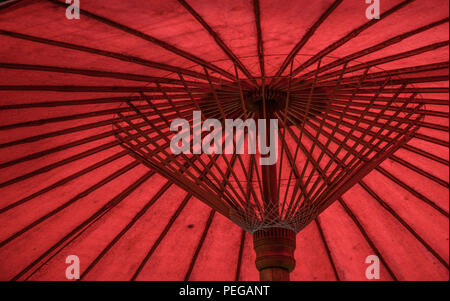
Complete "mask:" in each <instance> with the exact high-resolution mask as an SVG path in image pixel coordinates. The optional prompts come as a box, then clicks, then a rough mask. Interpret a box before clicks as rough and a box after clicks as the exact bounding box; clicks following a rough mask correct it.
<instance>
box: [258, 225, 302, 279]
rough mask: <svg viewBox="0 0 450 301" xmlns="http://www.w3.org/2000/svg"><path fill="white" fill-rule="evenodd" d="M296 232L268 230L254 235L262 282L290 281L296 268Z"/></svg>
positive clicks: (278, 229)
mask: <svg viewBox="0 0 450 301" xmlns="http://www.w3.org/2000/svg"><path fill="white" fill-rule="evenodd" d="M295 245H296V244H295V232H294V231H292V230H289V229H284V228H268V229H264V230H258V231H256V232H255V233H254V234H253V246H254V249H255V252H256V261H255V263H256V268H257V269H258V271H259V278H260V280H261V281H289V274H290V272H292V271H293V270H294V268H295V259H294V251H295Z"/></svg>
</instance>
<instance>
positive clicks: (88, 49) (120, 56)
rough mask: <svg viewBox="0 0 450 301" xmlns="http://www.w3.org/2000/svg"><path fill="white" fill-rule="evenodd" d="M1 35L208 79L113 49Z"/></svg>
mask: <svg viewBox="0 0 450 301" xmlns="http://www.w3.org/2000/svg"><path fill="white" fill-rule="evenodd" d="M0 35H4V36H8V37H12V38H16V39H21V40H25V41H31V42H36V43H40V44H45V45H51V46H56V47H61V48H66V49H71V50H76V51H80V52H85V53H90V54H95V55H99V56H103V57H108V58H113V59H117V60H120V61H124V62H128V63H132V64H137V65H141V66H146V67H150V68H155V69H161V70H166V71H170V72H174V73H183V74H185V75H189V76H191V77H194V78H198V79H202V80H205V79H206V78H205V77H204V75H203V74H201V73H198V72H195V71H192V70H188V69H184V68H180V67H176V66H172V65H168V64H163V63H158V62H154V61H149V60H145V59H142V58H139V57H136V56H130V55H124V54H121V53H117V52H111V51H106V50H102V49H98V48H92V47H86V46H82V45H77V44H72V43H66V42H61V41H56V40H51V39H45V38H41V37H36V36H31V35H26V34H22V33H18V32H12V31H7V30H0ZM211 78H212V79H213V81H214V82H229V81H228V80H225V79H223V78H217V77H211Z"/></svg>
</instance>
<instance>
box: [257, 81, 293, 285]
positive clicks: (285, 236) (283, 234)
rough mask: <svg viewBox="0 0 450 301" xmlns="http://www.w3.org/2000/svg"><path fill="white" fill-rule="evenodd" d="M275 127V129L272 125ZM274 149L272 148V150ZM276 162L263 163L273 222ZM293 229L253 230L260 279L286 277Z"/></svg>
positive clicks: (266, 107) (264, 110)
mask: <svg viewBox="0 0 450 301" xmlns="http://www.w3.org/2000/svg"><path fill="white" fill-rule="evenodd" d="M266 101H267V100H266V97H265V89H264V88H263V91H262V106H261V107H260V116H261V117H262V118H264V119H266V142H269V141H270V137H271V136H273V135H275V133H272V132H271V129H270V126H269V124H270V118H274V116H275V114H274V110H275V108H274V107H273V104H274V103H275V102H274V101H273V100H272V101H267V102H266ZM274 131H278V129H274ZM272 151H273V150H272ZM276 166H277V164H276V163H275V164H273V165H262V166H261V169H262V186H263V202H264V209H265V213H264V215H265V216H264V218H265V219H266V221H267V222H268V226H270V224H271V223H275V222H276V221H278V220H279V219H280V217H279V208H278V206H279V204H278V189H277V168H276ZM295 245H296V244H295V232H294V231H292V230H289V229H284V228H277V227H272V228H267V229H263V230H259V231H256V232H255V233H254V234H253V246H254V249H255V252H256V261H255V263H256V268H257V269H258V271H259V279H260V280H261V281H289V274H290V272H292V270H293V269H294V267H295V259H294V251H295Z"/></svg>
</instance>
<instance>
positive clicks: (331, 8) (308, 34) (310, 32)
mask: <svg viewBox="0 0 450 301" xmlns="http://www.w3.org/2000/svg"><path fill="white" fill-rule="evenodd" d="M342 1H343V0H335V1H334V2H333V3H332V4H331V5H330V6H329V7H328V8H327V10H326V11H325V12H324V13H323V14H322V15H321V16H320V17H319V19H318V20H317V21H316V22H315V23H314V24H313V25H312V26H311V27H310V28H309V29H308V31H307V32H306V33H305V35H304V36H303V37H302V38H301V40H300V41H299V42H298V43H297V44H296V45H295V46H294V48H293V49H292V50H291V52H290V53H289V54H288V56H287V57H286V58H285V59H284V61H283V63H282V64H281V66H280V69H278V71H277V72H276V73H275V76H274V78H273V81H272V83H271V86H272V85H276V83H277V79H276V78H278V77H280V76H281V75H282V74H283V72H284V70H285V69H286V68H287V66H289V64H293V61H294V58H295V56H296V55H297V53H298V52H299V51H300V50H301V49H302V48H303V46H304V45H305V44H306V43H307V42H308V41H309V39H311V37H312V36H313V35H314V33H315V32H316V30H317V29H318V28H319V27H320V25H321V24H323V22H325V20H326V19H327V18H328V17H329V16H330V15H331V14H332V13H333V12H334V11H335V10H336V8H337V7H338V6H339V5H340V4H341V3H342ZM291 76H292V71H291Z"/></svg>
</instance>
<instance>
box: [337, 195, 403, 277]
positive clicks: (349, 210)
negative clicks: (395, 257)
mask: <svg viewBox="0 0 450 301" xmlns="http://www.w3.org/2000/svg"><path fill="white" fill-rule="evenodd" d="M338 202H339V203H340V205H341V206H342V208H344V210H345V212H346V213H347V214H348V216H349V217H350V218H351V219H352V221H353V223H354V224H355V225H356V227H357V228H358V230H359V232H360V233H361V234H362V236H363V237H364V239H365V240H366V242H367V243H368V244H369V246H370V248H372V250H373V252H374V253H375V255H377V256H378V258H379V259H380V261H381V263H382V264H383V266H384V267H385V268H386V270H387V272H388V273H389V275H390V276H391V278H392V279H393V280H394V281H397V280H398V279H397V276H395V274H394V272H393V271H392V268H391V267H390V266H389V265H388V263H387V262H386V260H385V259H384V256H383V255H382V254H381V252H380V251H379V250H378V248H377V247H376V246H375V243H374V242H373V240H372V239H371V238H370V237H369V235H368V234H367V231H366V230H365V229H364V227H363V225H362V224H361V222H360V221H359V219H358V217H356V215H355V214H354V213H353V212H352V210H351V209H350V208H349V207H348V205H347V204H346V203H345V202H344V200H343V199H342V198H339V199H338Z"/></svg>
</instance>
